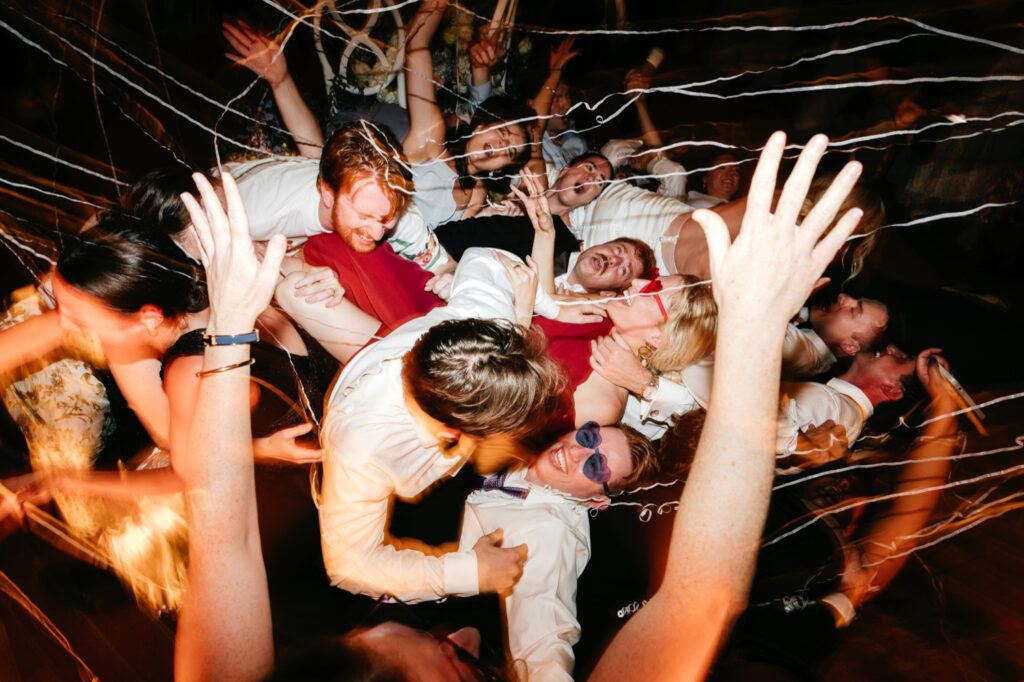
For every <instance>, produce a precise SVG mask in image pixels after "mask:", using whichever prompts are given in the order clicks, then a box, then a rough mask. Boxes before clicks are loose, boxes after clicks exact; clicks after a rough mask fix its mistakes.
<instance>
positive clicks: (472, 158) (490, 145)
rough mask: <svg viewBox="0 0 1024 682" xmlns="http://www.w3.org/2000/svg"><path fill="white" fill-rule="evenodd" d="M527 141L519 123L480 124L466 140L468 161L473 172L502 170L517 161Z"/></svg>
mask: <svg viewBox="0 0 1024 682" xmlns="http://www.w3.org/2000/svg"><path fill="white" fill-rule="evenodd" d="M526 143H527V139H526V133H525V131H524V130H523V127H522V126H521V125H519V124H518V123H510V124H506V125H500V124H487V125H482V126H479V127H478V128H477V129H476V130H474V131H473V134H472V135H471V136H470V138H469V139H468V140H467V141H466V156H467V158H466V162H467V163H468V165H469V170H470V172H471V173H477V172H480V171H500V170H501V169H503V168H505V167H506V166H510V165H513V164H515V163H516V159H517V158H519V157H520V156H521V155H522V153H523V148H524V147H525V145H526Z"/></svg>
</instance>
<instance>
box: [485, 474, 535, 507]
mask: <svg viewBox="0 0 1024 682" xmlns="http://www.w3.org/2000/svg"><path fill="white" fill-rule="evenodd" d="M507 476H508V472H506V471H503V472H501V473H500V474H491V475H490V476H488V477H487V478H485V479H484V480H483V483H482V484H481V485H480V488H481V490H500V491H501V492H503V493H505V494H506V495H511V496H512V497H518V498H519V499H521V500H525V499H526V496H527V495H529V494H530V491H529V490H527V489H526V488H516V487H514V486H510V485H505V478H506V477H507Z"/></svg>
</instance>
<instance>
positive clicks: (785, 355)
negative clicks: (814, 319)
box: [782, 308, 836, 381]
mask: <svg viewBox="0 0 1024 682" xmlns="http://www.w3.org/2000/svg"><path fill="white" fill-rule="evenodd" d="M798 318H799V319H800V320H801V321H806V320H807V319H808V317H807V308H804V309H803V310H801V311H800V315H799V316H798ZM835 363H836V356H835V355H833V354H832V351H831V350H829V347H828V346H827V345H826V344H825V342H824V341H822V340H821V337H820V336H818V333H817V332H815V331H814V330H813V329H802V328H800V327H798V326H796V325H795V324H790V325H787V326H786V336H785V338H784V339H783V341H782V379H783V381H793V380H796V379H807V378H810V377H813V376H817V375H819V374H821V373H822V372H824V371H827V370H828V368H829V367H831V366H832V365H834V364H835Z"/></svg>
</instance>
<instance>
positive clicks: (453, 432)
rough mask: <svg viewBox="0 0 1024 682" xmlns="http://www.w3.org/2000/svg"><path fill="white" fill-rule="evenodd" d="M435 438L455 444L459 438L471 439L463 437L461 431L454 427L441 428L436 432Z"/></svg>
mask: <svg viewBox="0 0 1024 682" xmlns="http://www.w3.org/2000/svg"><path fill="white" fill-rule="evenodd" d="M437 437H438V438H440V439H442V440H447V441H450V442H452V443H457V442H458V441H459V438H460V437H465V438H472V436H463V434H462V431H459V430H458V429H457V428H455V427H454V426H443V427H441V430H440V431H438V432H437Z"/></svg>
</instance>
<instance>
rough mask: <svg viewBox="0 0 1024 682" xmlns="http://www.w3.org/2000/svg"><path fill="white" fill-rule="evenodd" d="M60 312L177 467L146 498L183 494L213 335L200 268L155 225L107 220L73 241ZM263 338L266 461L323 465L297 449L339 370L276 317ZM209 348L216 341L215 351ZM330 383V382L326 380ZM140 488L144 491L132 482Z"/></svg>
mask: <svg viewBox="0 0 1024 682" xmlns="http://www.w3.org/2000/svg"><path fill="white" fill-rule="evenodd" d="M53 290H54V296H55V298H56V301H57V311H58V313H59V315H60V319H61V323H62V325H63V326H64V327H65V328H69V329H83V330H85V331H88V332H90V333H91V334H92V335H93V336H95V337H96V338H97V339H98V340H99V342H100V344H101V346H102V347H103V350H104V353H105V355H106V356H107V358H108V360H109V362H110V364H111V369H112V371H113V372H114V375H115V378H116V379H117V381H118V384H119V386H120V388H121V389H122V391H123V392H124V394H125V396H126V398H127V399H128V401H129V404H130V405H131V406H132V408H133V409H134V410H135V411H136V414H137V415H138V416H139V418H140V420H141V421H142V423H143V425H144V426H145V427H146V428H147V430H148V431H149V433H150V436H151V437H152V438H153V440H154V442H155V443H156V444H157V445H159V446H161V447H164V448H169V449H170V453H171V467H170V469H168V470H167V471H164V472H162V474H161V475H159V476H153V477H151V480H150V483H152V484H153V485H144V486H142V487H141V488H139V487H136V486H135V485H131V486H129V487H128V490H129V491H130V492H131V493H133V494H135V493H138V492H149V493H154V492H173V491H176V490H179V489H180V479H179V478H178V476H177V475H176V473H175V472H176V471H179V470H180V467H181V466H182V463H181V462H180V461H178V458H179V457H180V449H181V448H180V439H181V433H182V429H187V428H188V425H189V424H190V423H191V420H192V417H193V410H194V405H193V401H194V397H195V390H196V387H197V385H198V378H197V376H196V372H197V371H198V367H199V365H200V364H201V360H202V358H201V355H202V348H203V345H204V341H205V339H204V333H203V330H204V328H205V326H206V321H207V318H208V316H209V309H208V302H207V299H206V291H205V281H204V279H203V275H202V270H201V269H200V268H199V266H198V265H197V264H195V263H194V262H192V261H191V260H189V259H188V258H186V257H185V255H184V254H183V253H182V252H181V251H180V250H179V249H178V247H177V245H176V244H175V242H174V241H172V239H171V238H170V237H169V236H167V235H166V234H164V233H163V232H161V231H159V230H157V229H155V228H154V227H153V226H152V225H149V224H146V223H143V222H142V221H140V220H137V219H135V218H131V217H128V216H122V215H107V216H103V217H101V218H100V220H99V222H98V223H97V224H96V225H95V226H93V227H92V228H90V229H89V230H87V231H85V232H84V233H82V234H81V235H78V236H76V237H74V238H73V239H69V240H68V241H67V242H66V243H65V248H64V249H63V251H62V252H61V254H60V256H59V258H58V260H57V267H56V271H55V274H54V278H53ZM258 329H259V331H260V332H261V333H262V335H263V337H265V338H267V339H269V341H260V342H258V343H255V344H254V345H253V351H254V356H255V357H256V364H258V365H259V367H257V368H254V375H256V376H257V377H258V379H256V380H254V384H253V386H252V389H251V392H252V404H253V407H254V424H256V427H255V434H256V436H257V443H256V446H255V450H256V453H257V457H258V458H283V459H285V460H288V461H293V462H296V463H303V462H309V461H315V460H316V459H318V457H319V450H317V449H315V448H311V447H304V446H302V445H300V444H298V443H296V442H295V439H296V438H297V437H299V436H301V435H302V434H304V433H306V432H308V431H309V430H310V429H311V428H312V426H311V424H310V423H307V422H315V421H316V420H317V418H318V412H319V407H320V403H321V397H322V395H323V389H324V387H325V386H326V383H327V381H329V379H330V376H329V370H327V369H326V368H324V369H323V370H321V368H320V367H318V366H317V365H316V364H315V363H313V362H312V361H311V360H310V357H309V350H308V348H307V345H306V342H305V341H304V339H303V337H302V336H301V334H300V333H299V331H298V330H297V329H296V328H295V327H294V326H292V324H291V323H290V322H289V321H288V319H287V318H286V317H285V316H284V315H283V314H281V313H279V312H277V311H276V310H274V309H273V308H267V309H266V310H265V311H264V312H263V314H262V315H261V316H260V319H259V323H258ZM205 342H206V343H209V341H205ZM321 374H323V376H322V375H321ZM110 483H113V484H114V485H113V487H114V488H118V487H125V486H123V484H122V481H121V479H120V477H119V476H118V477H117V479H116V480H113V481H110V480H103V477H100V478H97V477H96V476H90V477H87V478H84V479H81V480H77V479H72V478H60V479H59V480H57V481H53V482H51V484H56V485H58V486H60V487H62V488H67V487H71V488H77V489H96V486H100V488H102V489H103V491H107V490H109V488H110V487H111V486H110V485H109V484H110ZM132 483H135V482H132Z"/></svg>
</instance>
